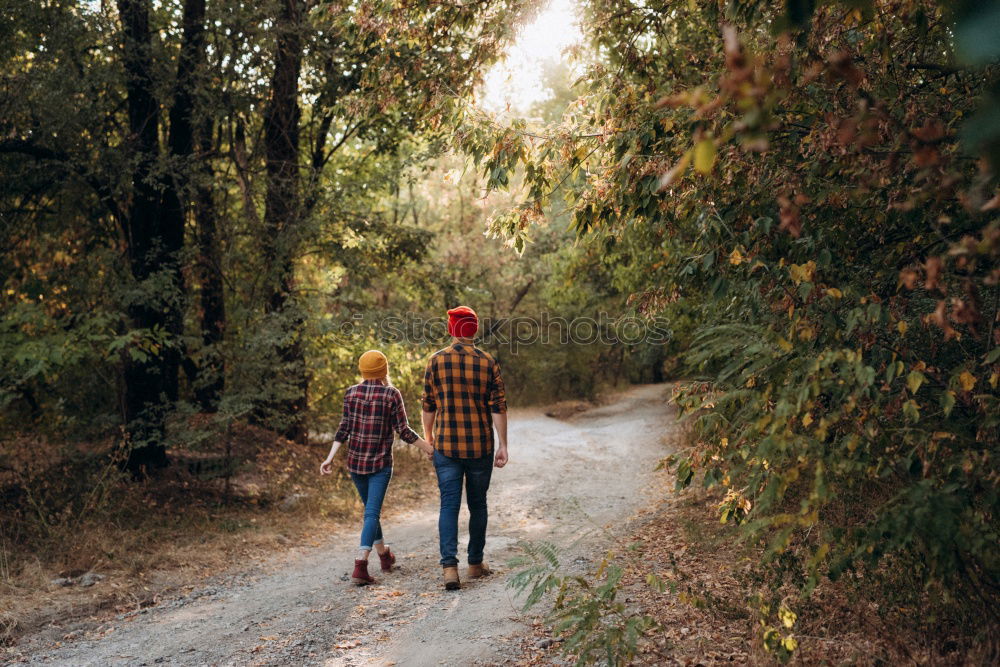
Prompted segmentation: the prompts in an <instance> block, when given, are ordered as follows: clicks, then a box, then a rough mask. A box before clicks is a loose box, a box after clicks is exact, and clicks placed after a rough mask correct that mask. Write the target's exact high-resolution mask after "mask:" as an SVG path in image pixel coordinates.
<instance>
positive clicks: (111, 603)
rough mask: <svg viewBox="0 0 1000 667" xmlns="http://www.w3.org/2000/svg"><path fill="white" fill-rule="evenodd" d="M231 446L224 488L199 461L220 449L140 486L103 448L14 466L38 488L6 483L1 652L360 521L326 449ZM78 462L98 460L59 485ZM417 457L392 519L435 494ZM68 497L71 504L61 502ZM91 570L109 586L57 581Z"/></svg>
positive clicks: (398, 491) (401, 480) (0, 544)
mask: <svg viewBox="0 0 1000 667" xmlns="http://www.w3.org/2000/svg"><path fill="white" fill-rule="evenodd" d="M231 445H232V452H233V456H234V460H235V461H236V464H237V467H236V471H235V474H233V475H232V476H231V479H230V480H229V485H228V490H227V485H226V483H225V479H224V478H223V477H212V475H213V474H216V473H218V470H217V471H215V473H212V472H211V471H210V472H209V474H208V475H206V473H205V472H204V470H203V468H205V466H204V465H201V464H196V463H192V462H194V461H201V462H202V463H206V462H207V463H212V462H213V461H214V462H215V463H218V456H214V454H218V452H219V451H222V449H223V443H221V442H220V443H218V446H217V451H215V452H213V450H212V449H205V448H202V449H201V450H200V451H199V452H184V451H178V452H175V453H174V465H172V466H171V467H170V468H168V469H167V471H166V472H165V473H164V474H163V475H160V476H158V477H156V478H154V479H150V480H146V481H142V482H135V481H131V480H128V479H126V478H124V477H122V476H121V475H119V474H118V473H117V471H116V469H115V468H114V467H113V465H112V466H111V469H110V471H109V470H108V468H109V466H108V461H109V460H110V459H108V458H107V457H106V456H104V454H106V453H107V450H108V449H109V444H107V443H103V444H97V445H90V446H89V447H87V448H85V449H87V450H88V451H76V452H67V453H66V456H65V457H64V459H63V460H60V461H58V462H55V463H53V462H49V465H47V466H46V469H45V470H39V469H37V468H38V464H37V460H35V462H34V463H31V464H29V465H26V466H24V467H22V468H21V469H17V468H16V467H15V466H12V468H14V469H15V470H17V472H18V474H19V475H20V477H19V478H18V479H20V480H21V481H22V482H28V483H32V484H33V486H32V487H30V488H24V487H26V486H28V484H27V483H24V484H22V485H21V487H20V488H15V486H16V485H15V484H14V483H13V482H14V481H15V479H14V477H13V476H10V475H8V477H7V478H6V479H4V480H0V492H3V495H2V496H0V500H2V501H3V503H4V511H3V513H4V516H5V519H4V524H3V525H2V526H0V645H2V644H4V643H8V644H10V643H13V642H15V641H16V640H17V637H18V636H20V635H23V634H25V633H28V632H31V631H32V630H33V629H36V628H38V627H40V626H43V625H45V624H48V623H51V622H53V621H58V620H61V619H66V618H68V617H80V616H84V615H92V614H95V613H99V612H102V611H114V612H123V611H127V610H132V609H136V608H141V607H145V606H149V605H151V604H155V602H156V601H157V600H158V598H160V597H163V596H165V595H169V594H170V593H172V592H179V591H183V590H185V589H190V588H193V587H194V586H195V585H197V583H198V582H200V581H202V580H203V579H205V578H206V577H208V576H210V575H213V574H218V573H219V572H222V571H225V570H227V569H228V568H230V567H231V566H232V564H233V563H240V564H248V563H251V562H254V561H257V560H260V559H263V558H265V557H266V556H268V555H271V554H273V553H275V552H277V551H281V550H285V549H288V548H290V547H292V546H296V545H305V544H319V543H320V541H321V540H323V539H324V538H325V536H326V535H328V534H329V533H330V532H334V531H337V530H340V529H342V528H344V527H345V524H347V525H351V526H353V524H354V523H355V522H356V521H355V520H356V518H357V515H358V514H359V512H360V502H359V501H358V500H357V494H356V492H355V490H354V487H353V484H352V483H351V481H350V478H349V476H348V475H347V473H346V471H344V470H343V469H342V468H341V469H339V470H338V471H337V472H336V473H335V474H334V475H332V476H328V477H322V478H321V477H320V476H319V474H318V467H319V463H320V461H321V460H322V459H323V457H324V456H325V454H326V448H325V447H310V446H304V445H298V444H295V443H292V442H289V441H287V440H284V439H282V438H279V437H276V436H275V435H274V434H272V433H270V432H268V431H265V430H263V429H258V428H254V427H249V426H242V427H238V428H236V429H234V430H233V431H232V433H231ZM34 446H35V447H37V443H34ZM6 447H7V443H5V448H6ZM6 453H7V451H6V449H5V454H6ZM78 455H80V456H84V457H86V458H87V459H88V460H95V461H97V460H99V461H103V462H102V463H93V464H92V465H91V467H90V469H88V470H86V471H84V472H83V473H81V474H79V475H77V479H75V481H74V483H73V484H69V483H60V482H59V481H58V480H54V479H53V478H54V477H58V476H59V475H61V474H65V475H71V471H69V470H68V469H69V468H70V467H71V466H74V465H79V460H80V459H79V458H78ZM341 457H342V454H341V455H338V460H339V459H340V458H341ZM421 457H422V455H420V454H419V453H418V452H417V451H416V450H415V449H413V448H410V447H406V446H403V447H400V448H398V449H397V452H396V466H395V468H396V470H395V472H394V476H393V486H392V490H391V494H392V499H393V502H392V503H390V504H389V505H388V506H387V514H389V515H391V513H392V508H393V507H396V508H402V507H406V506H408V505H410V504H412V503H413V502H416V501H418V499H420V498H425V497H426V495H427V493H429V490H430V489H431V488H432V486H431V484H430V482H431V481H432V480H431V479H430V476H429V475H428V472H427V466H426V461H423V460H421ZM7 460H8V461H16V460H17V457H15V456H9V457H7ZM28 460H31V459H30V457H29V459H28ZM32 465H33V466H35V469H31V466H32ZM209 467H210V466H209ZM67 494H72V497H63V498H60V496H61V495H67ZM7 517H12V518H13V520H12V521H8V520H7ZM87 572H95V573H99V574H101V575H103V576H104V577H105V579H104V580H102V581H101V582H100V583H99V584H97V585H95V586H93V587H90V588H83V587H80V586H77V585H74V586H68V587H61V586H57V585H54V584H53V583H52V581H53V580H54V579H56V578H59V577H77V576H79V575H81V574H83V573H87Z"/></svg>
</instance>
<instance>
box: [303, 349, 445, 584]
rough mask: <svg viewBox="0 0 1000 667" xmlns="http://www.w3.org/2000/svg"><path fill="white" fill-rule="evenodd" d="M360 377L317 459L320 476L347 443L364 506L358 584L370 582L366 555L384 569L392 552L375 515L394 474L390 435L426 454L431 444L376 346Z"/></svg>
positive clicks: (360, 364) (354, 577) (356, 569)
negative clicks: (413, 424)
mask: <svg viewBox="0 0 1000 667" xmlns="http://www.w3.org/2000/svg"><path fill="white" fill-rule="evenodd" d="M358 369H359V370H360V371H361V377H362V382H361V384H356V385H354V386H352V387H351V388H349V389H348V390H347V393H346V394H344V416H343V418H342V419H341V420H340V428H339V429H337V434H336V435H335V436H334V439H333V446H332V447H331V448H330V455H329V456H327V457H326V460H325V461H323V463H322V464H320V467H319V471H320V474H321V475H329V474H330V473H331V472H332V462H333V456H334V454H336V453H337V450H338V449H339V448H340V446H341V444H342V443H345V442H346V443H347V469H348V471H350V473H351V479H352V480H353V481H354V486H355V487H357V489H358V495H360V496H361V502H362V503H364V505H365V518H364V526H363V527H362V529H361V548H360V551H359V552H358V558H357V559H355V561H354V573H353V574H352V575H351V581H352V582H354V583H355V584H357V585H358V586H364V585H366V584H370V583H373V582H374V581H375V579H373V578H372V577H371V575H369V574H368V556H369V555H370V554H371V552H372V549H373V548H374V549H375V550H376V551H377V552H378V557H379V560H380V561H381V565H382V571H383V572H390V571H391V570H392V566H393V564H394V563H395V562H396V556H395V555H394V554H393V553H392V551H390V550H389V547H387V546H385V540H384V539H383V537H382V525H381V523H380V521H379V516H380V515H381V513H382V501H383V499H384V498H385V492H386V489H388V488H389V480H391V479H392V441H393V434H394V433H398V434H399V436H400V437H401V438H402V439H403V440H405V441H406V442H408V443H411V444H414V443H415V444H416V445H417V447H419V448H420V449H421V450H423V451H424V453H426V454H428V455H430V454H433V453H434V448H433V447H431V445H430V444H429V443H428V442H427V441H426V440H424V439H423V438H421V437H420V436H418V435H417V434H416V432H414V430H413V429H411V428H410V425H409V424H408V423H407V421H406V408H405V406H404V405H403V397H402V395H400V393H399V390H398V389H396V388H395V387H393V386H392V384H391V383H390V382H389V362H388V360H387V359H386V358H385V355H384V354H382V353H381V352H379V351H378V350H369V351H367V352H365V353H364V354H362V355H361V358H360V359H359V360H358Z"/></svg>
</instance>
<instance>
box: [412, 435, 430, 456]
mask: <svg viewBox="0 0 1000 667" xmlns="http://www.w3.org/2000/svg"><path fill="white" fill-rule="evenodd" d="M413 444H415V445H416V446H417V447H419V448H420V451H422V452H423V453H424V454H426V455H427V458H428V459H433V458H434V438H433V436H432V437H430V438H427V439H426V440H425V439H424V438H417V439H416V441H415V442H414V443H413Z"/></svg>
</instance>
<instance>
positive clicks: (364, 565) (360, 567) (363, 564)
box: [351, 560, 375, 586]
mask: <svg viewBox="0 0 1000 667" xmlns="http://www.w3.org/2000/svg"><path fill="white" fill-rule="evenodd" d="M351 582H352V583H354V584H356V585H358V586H367V585H368V584H374V583H375V579H373V578H372V576H371V575H370V574H368V561H366V560H355V561H354V574H352V575H351Z"/></svg>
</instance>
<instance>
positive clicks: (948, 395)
mask: <svg viewBox="0 0 1000 667" xmlns="http://www.w3.org/2000/svg"><path fill="white" fill-rule="evenodd" d="M954 407H955V392H953V391H945V392H942V393H941V410H942V411H943V412H944V416H945V417H947V416H948V415H950V414H951V411H952V409H954Z"/></svg>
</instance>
